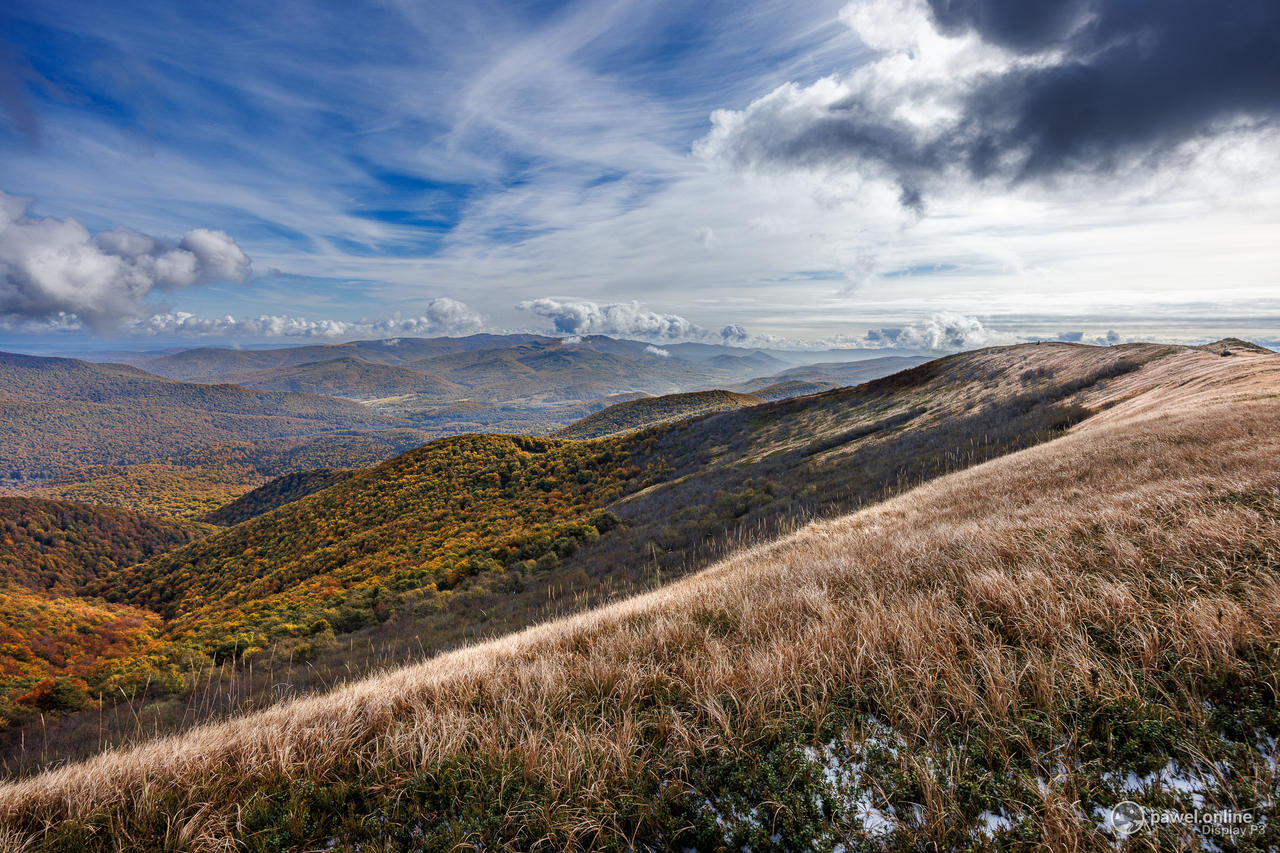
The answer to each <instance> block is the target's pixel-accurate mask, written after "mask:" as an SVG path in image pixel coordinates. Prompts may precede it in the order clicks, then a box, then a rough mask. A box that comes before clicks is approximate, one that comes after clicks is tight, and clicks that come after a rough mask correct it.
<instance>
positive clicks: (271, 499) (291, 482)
mask: <svg viewBox="0 0 1280 853" xmlns="http://www.w3.org/2000/svg"><path fill="white" fill-rule="evenodd" d="M354 473H355V472H354V471H352V470H350V469H347V468H315V469H312V470H310V471H298V472H296V473H293V474H285V475H284V476H282V477H277V478H276V479H274V480H272V481H271V482H269V483H264V484H262V485H261V486H259V487H258V488H256V489H254V490H253V491H251V492H248V493H247V494H243V495H241V496H240V497H238V498H236V499H235V500H233V501H230V502H228V503H226V504H225V505H223V506H220V507H218V508H217V509H215V510H214V511H212V512H209V513H206V514H205V515H203V516H201V519H200V520H201V521H207V522H209V523H210V524H221V525H224V526H230V525H232V524H239V523H240V522H242V521H248V520H249V519H251V518H254V517H256V516H259V515H262V514H263V513H264V512H270V511H271V510H273V509H275V508H276V507H279V506H284V505H285V504H287V503H292V502H293V501H296V500H301V499H302V498H305V497H306V496H307V495H311V494H315V493H316V492H318V491H321V490H322V489H327V488H329V487H330V486H332V485H334V484H336V483H341V482H342V481H343V480H346V479H348V478H349V477H351V475H352V474H354Z"/></svg>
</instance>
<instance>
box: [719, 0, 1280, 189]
mask: <svg viewBox="0 0 1280 853" xmlns="http://www.w3.org/2000/svg"><path fill="white" fill-rule="evenodd" d="M928 5H929V13H930V23H931V24H932V26H933V27H934V28H935V29H937V30H938V31H940V32H942V33H944V34H946V35H952V36H955V35H962V34H965V33H973V34H975V35H977V36H978V37H979V38H980V39H981V40H982V41H983V42H986V43H987V44H989V45H995V46H998V47H1000V48H1002V49H1004V50H1006V51H1008V52H1010V53H1011V54H1012V55H1013V56H1014V57H1018V58H1019V60H1027V59H1035V60H1037V61H1010V62H1007V63H1004V64H1003V67H1002V69H1001V70H998V71H995V72H993V73H988V74H984V75H981V76H977V77H975V78H973V79H971V80H970V81H968V82H967V83H952V82H948V83H937V84H928V85H937V86H939V87H950V89H949V91H941V89H940V90H939V94H942V95H944V96H946V97H947V98H948V100H951V101H952V102H953V103H956V104H957V105H958V107H959V109H958V114H957V117H954V118H953V119H952V120H950V121H948V122H947V123H945V124H944V125H942V126H937V127H933V128H930V129H929V130H928V131H924V130H921V129H920V127H919V126H918V125H912V124H909V123H907V122H905V121H903V120H902V119H900V118H898V117H897V116H895V115H894V114H893V109H892V107H893V104H891V103H890V104H888V105H886V103H885V102H884V100H883V99H882V98H878V97H876V96H874V95H875V93H871V94H864V93H863V92H862V91H861V90H858V89H856V88H855V89H854V90H853V93H852V94H850V95H849V96H848V97H846V98H845V99H844V100H841V101H836V102H833V103H829V104H826V105H824V106H823V108H822V109H820V110H816V111H812V110H811V111H810V112H809V113H806V114H804V115H803V120H801V121H798V122H797V121H795V119H796V116H795V115H794V114H790V113H785V112H784V111H783V110H781V109H778V108H777V107H776V106H773V105H765V102H764V101H761V102H760V103H758V104H756V105H753V106H752V108H749V109H748V110H747V111H746V112H745V113H744V114H743V121H742V122H741V123H740V124H739V125H738V126H736V127H735V128H734V129H733V130H732V132H730V133H728V134H726V136H725V138H724V139H723V140H721V144H720V146H719V147H720V152H721V153H722V154H724V155H726V156H727V157H728V158H729V159H731V160H734V161H736V162H738V163H739V164H740V165H742V164H750V165H787V164H792V165H809V166H812V165H837V166H846V165H857V166H860V167H862V168H863V169H865V170H868V171H871V172H873V173H874V172H879V173H882V174H884V175H885V176H886V177H889V178H891V179H892V180H895V181H896V182H897V183H898V185H899V187H900V188H901V200H902V203H903V204H904V205H906V206H908V207H911V208H916V209H919V208H920V207H921V205H922V203H923V195H924V192H925V190H926V189H927V187H928V184H929V182H930V180H931V179H933V178H934V177H935V176H936V175H937V174H938V173H939V172H940V171H941V170H944V169H947V168H950V167H959V168H961V169H962V170H964V171H965V172H967V173H968V174H969V175H970V176H971V177H973V178H978V179H986V178H995V179H1000V180H1009V181H1020V180H1039V179H1046V178H1051V177H1054V176H1056V175H1061V174H1067V173H1075V172H1102V173H1105V172H1107V171H1109V170H1112V169H1115V168H1118V167H1121V166H1125V165H1133V164H1140V163H1143V162H1146V163H1148V164H1152V163H1154V162H1157V161H1156V160H1155V158H1156V157H1158V156H1159V155H1161V154H1166V153H1168V152H1170V151H1172V150H1173V149H1174V148H1176V147H1177V146H1179V145H1180V144H1183V143H1186V142H1189V141H1192V140H1196V139H1199V138H1207V137H1210V136H1214V135H1216V134H1219V133H1223V132H1227V131H1229V130H1231V129H1239V128H1240V127H1242V126H1243V127H1249V128H1252V129H1255V130H1256V129H1265V128H1273V127H1275V125H1276V124H1277V119H1278V118H1280V2H1276V0H1238V1H1237V0H1233V2H1227V3H1222V2H1210V0H1107V2H1101V0H1065V1H1064V2H1052V0H928ZM777 94H778V93H775V95H777ZM762 105H764V108H761V109H757V108H758V107H761V106H762ZM783 119H789V121H783Z"/></svg>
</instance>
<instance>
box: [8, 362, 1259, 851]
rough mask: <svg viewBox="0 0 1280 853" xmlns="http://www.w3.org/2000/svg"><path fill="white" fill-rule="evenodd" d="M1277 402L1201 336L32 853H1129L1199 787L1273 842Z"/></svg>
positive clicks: (61, 811) (42, 824)
mask: <svg viewBox="0 0 1280 853" xmlns="http://www.w3.org/2000/svg"><path fill="white" fill-rule="evenodd" d="M1278 394H1280V360H1277V359H1276V358H1274V357H1272V356H1267V355H1239V356H1235V357H1232V358H1221V357H1219V356H1217V355H1214V354H1212V353H1206V352H1198V351H1188V350H1183V351H1179V352H1174V353H1172V354H1171V355H1170V357H1167V358H1162V359H1159V360H1158V361H1156V362H1154V363H1151V364H1148V365H1147V366H1146V367H1145V368H1143V369H1142V370H1136V371H1131V372H1129V373H1127V374H1125V375H1124V376H1123V377H1122V378H1119V379H1117V380H1116V381H1114V382H1112V383H1110V384H1109V385H1108V386H1107V387H1106V388H1103V389H1096V390H1095V391H1094V392H1093V393H1091V394H1090V395H1088V399H1087V400H1086V401H1085V402H1086V404H1087V405H1088V406H1090V407H1091V408H1093V409H1095V410H1096V411H1097V412H1098V414H1096V415H1095V416H1094V417H1092V418H1090V419H1088V420H1085V421H1084V422H1083V423H1081V424H1079V425H1078V426H1077V427H1075V428H1074V429H1073V430H1072V431H1071V432H1070V433H1069V434H1067V435H1064V436H1062V437H1059V438H1057V439H1056V440H1053V441H1050V442H1047V443H1044V444H1041V445H1039V446H1035V447H1031V448H1028V449H1025V450H1022V451H1020V452H1017V453H1014V454H1011V455H1008V456H1004V457H1002V458H999V459H995V460H992V461H989V462H986V463H984V464H981V465H978V466H976V467H974V468H971V469H969V470H966V471H961V472H957V473H954V474H950V475H947V476H943V477H941V478H939V479H936V480H934V481H932V482H930V483H927V484H925V485H923V486H920V487H918V488H915V489H913V490H911V491H909V492H907V493H905V494H903V495H901V496H899V497H896V498H893V499H891V500H888V501H886V502H884V503H883V504H880V505H877V506H874V507H871V508H868V509H865V510H863V511H861V512H858V513H855V514H852V515H849V516H845V517H841V518H837V519H834V520H831V521H827V522H823V523H818V524H814V525H812V526H809V527H807V528H805V529H803V530H801V531H800V532H798V533H796V534H795V535H792V536H789V537H787V538H784V539H782V540H780V541H778V542H776V543H774V544H771V545H768V546H764V547H759V548H755V549H752V550H749V551H746V552H743V553H741V554H738V555H736V556H734V557H733V558H731V559H729V560H726V561H724V562H722V563H720V564H718V565H716V566H714V567H712V568H710V569H708V570H706V571H703V572H700V573H698V574H696V575H694V576H691V577H690V578H687V579H685V580H683V581H680V582H677V583H675V584H673V585H671V586H669V587H667V588H664V589H663V590H661V591H658V592H655V593H652V594H648V595H644V596H640V597H637V598H633V599H630V600H628V601H626V602H623V603H621V604H618V605H614V606H610V607H606V608H603V609H600V610H596V611H592V612H589V613H586V614H583V615H581V616H578V617H574V618H571V619H567V620H562V621H558V622H554V623H550V624H547V625H544V626H541V627H538V628H533V629H530V630H527V631H525V632H522V633H520V634H516V635H513V636H509V637H506V638H503V639H501V640H498V641H495V642H492V643H488V644H484V645H480V646H476V647H472V648H468V649H465V650H462V651H459V652H455V653H451V654H447V655H443V656H440V657H438V658H435V659H433V660H430V661H427V662H425V663H423V664H421V665H417V666H412V667H407V668H404V669H401V670H397V671H394V672H391V673H388V674H386V675H384V676H380V677H377V678H373V679H369V680H367V681H364V682H361V683H358V684H355V685H352V686H349V687H345V688H342V689H340V690H338V691H335V692H334V693H333V694H331V695H328V696H324V697H319V698H314V699H309V700H306V701H301V702H296V703H291V704H285V705H282V706H280V707H277V708H275V709H272V710H270V711H267V712H264V713H260V714H256V715H253V716H250V717H246V718H243V719H240V720H236V721H233V722H229V723H226V724H222V725H218V726H212V727H209V728H207V729H202V730H198V731H195V732H192V733H191V734H189V735H187V736H184V737H180V738H175V739H171V740H165V741H159V742H155V743H153V744H149V745H146V746H144V747H142V748H139V749H136V750H133V751H129V752H122V753H116V754H109V755H106V756H103V757H100V758H98V759H96V760H93V761H91V762H88V763H86V764H83V765H76V766H71V767H67V768H64V769H60V770H57V771H54V772H51V773H47V774H45V775H43V776H40V777H38V778H36V779H33V780H30V781H27V782H23V783H20V784H16V785H9V786H6V787H3V788H0V821H3V824H4V825H5V826H6V827H7V829H8V831H9V832H10V833H11V836H10V837H11V838H12V839H14V840H15V841H19V840H25V839H27V837H28V836H30V837H31V840H32V841H33V842H34V843H35V844H36V846H35V848H34V849H39V846H40V844H41V843H43V844H44V845H46V846H48V847H49V849H85V850H94V849H110V848H111V846H112V845H113V844H114V843H116V842H117V841H119V840H122V839H128V843H129V844H132V845H134V846H136V847H139V848H146V847H148V846H153V847H158V846H160V845H161V844H162V843H166V842H168V843H178V844H179V845H181V846H185V847H188V848H191V849H210V850H212V849H222V845H224V844H226V843H227V841H228V840H229V839H233V838H234V839H238V840H239V842H240V843H242V844H250V843H254V844H259V846H262V847H264V848H266V849H289V848H292V847H301V848H304V849H310V848H321V847H325V846H329V845H336V846H338V847H340V848H346V847H351V846H354V845H356V844H360V845H363V846H366V847H368V846H389V847H391V848H394V849H400V848H407V847H410V846H412V847H413V848H414V849H428V850H433V849H452V848H454V847H455V846H457V845H461V844H467V845H477V844H478V845H481V846H484V847H487V848H494V847H501V846H513V847H520V848H529V847H534V846H536V845H537V844H538V842H540V841H541V842H543V843H544V844H546V846H548V847H549V848H551V849H564V848H567V847H572V846H586V847H611V848H612V847H616V848H626V847H627V846H628V844H629V843H634V844H635V846H636V847H637V848H639V847H641V846H648V847H653V848H670V847H692V848H695V849H714V848H717V847H719V846H721V845H723V846H726V847H728V848H730V849H739V848H740V847H741V846H742V845H743V844H749V845H750V846H751V847H752V849H775V848H781V849H802V848H803V849H811V848H812V847H813V846H814V845H815V844H816V845H817V846H818V848H819V849H829V848H830V847H831V846H832V845H833V844H835V843H836V842H842V843H846V844H851V845H867V844H871V843H872V842H873V841H874V843H875V844H876V845H879V844H886V845H889V846H898V847H910V848H915V847H920V846H937V847H941V848H944V849H955V848H959V847H968V846H973V845H975V844H977V845H981V844H982V843H983V842H984V840H985V839H986V838H987V837H990V836H998V837H999V838H1000V839H1001V840H1004V841H1008V842H1014V843H1021V844H1023V845H1030V846H1037V847H1045V846H1049V847H1055V848H1059V849H1104V848H1105V849H1111V840H1110V838H1109V837H1108V836H1106V835H1104V834H1102V830H1100V829H1099V828H1098V825H1099V823H1098V822H1099V820H1100V817H1099V815H1100V814H1101V811H1100V810H1101V809H1103V808H1104V807H1107V806H1110V805H1113V804H1115V803H1116V802H1118V801H1119V800H1121V799H1136V800H1138V801H1140V802H1142V803H1144V804H1147V805H1152V806H1162V807H1167V808H1177V807H1180V806H1185V805H1187V804H1188V803H1189V802H1190V797H1191V793H1189V792H1192V791H1193V792H1194V793H1195V794H1196V796H1198V797H1202V798H1203V804H1204V807H1205V808H1206V809H1212V808H1229V809H1234V810H1239V809H1244V810H1251V811H1252V812H1253V813H1255V814H1259V815H1261V816H1262V817H1271V818H1273V820H1271V821H1269V822H1267V823H1266V826H1265V828H1264V829H1263V830H1262V832H1263V834H1261V835H1259V836H1257V837H1256V838H1255V839H1253V840H1252V841H1251V842H1250V844H1251V845H1252V846H1253V849H1268V848H1274V847H1275V846H1276V844H1277V842H1278V841H1280V839H1277V837H1276V835H1275V833H1276V823H1275V821H1274V817H1275V816H1274V814H1271V813H1270V812H1269V811H1268V810H1270V809H1272V808H1273V806H1269V805H1267V803H1268V802H1274V800H1272V799H1270V798H1271V797H1273V796H1274V791H1275V790H1276V785H1277V778H1276V769H1275V768H1276V765H1275V763H1274V758H1273V755H1272V754H1271V753H1268V752H1267V750H1269V749H1271V747H1270V746H1269V744H1270V743H1272V742H1273V741H1272V740H1271V738H1274V737H1276V736H1277V735H1280V714H1278V712H1277V699H1276V692H1275V685H1276V683H1277V676H1278V674H1280V661H1278V659H1277V656H1278V654H1280V652H1278V650H1277V648H1276V644H1275V637H1276V636H1277V635H1278V634H1280V497H1278V495H1280V471H1277V468H1276V465H1275V459H1277V458H1280V457H1277V454H1278V453H1280V409H1278V408H1277V407H1276V405H1275V400H1276V399H1277V395H1278ZM1162 780H1163V781H1162ZM1179 787H1180V788H1181V789H1182V792H1181V793H1179V792H1178V790H1176V789H1177V788H1179ZM1183 831H1184V830H1182V829H1179V828H1177V827H1163V828H1161V829H1158V830H1156V831H1155V834H1152V835H1149V836H1144V838H1145V839H1146V840H1149V841H1150V842H1151V843H1152V844H1153V845H1155V847H1157V848H1161V849H1172V848H1175V847H1178V846H1195V847H1199V846H1200V845H1199V843H1198V842H1197V841H1196V840H1195V839H1193V838H1190V837H1187V836H1179V835H1178V833H1179V832H1183ZM872 836H874V839H872V838H871V837H872ZM175 839H176V842H175Z"/></svg>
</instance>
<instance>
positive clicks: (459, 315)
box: [126, 296, 484, 340]
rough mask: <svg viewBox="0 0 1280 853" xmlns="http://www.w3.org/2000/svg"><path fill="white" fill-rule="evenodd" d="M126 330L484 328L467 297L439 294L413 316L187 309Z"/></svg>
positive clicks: (306, 334) (261, 332)
mask: <svg viewBox="0 0 1280 853" xmlns="http://www.w3.org/2000/svg"><path fill="white" fill-rule="evenodd" d="M126 325H127V328H128V331H130V332H132V333H134V334H144V335H178V336H185V337H218V338H222V337H245V338H324V339H331V340H337V339H344V340H345V339H351V338H355V337H362V336H363V337H369V338H385V337H388V336H396V335H405V336H410V337H430V336H437V335H466V334H472V333H474V332H479V331H481V330H482V329H483V328H484V320H483V318H482V317H481V316H480V315H479V314H478V313H477V312H476V311H474V310H473V309H472V308H471V307H470V306H468V305H466V304H465V303H462V302H459V301H458V300H456V299H450V298H449V297H447V296H442V297H440V298H438V299H433V300H431V301H430V302H428V303H427V307H426V309H425V310H424V311H423V313H422V314H421V315H419V316H417V317H405V316H403V315H400V314H393V315H392V316H390V317H387V318H384V319H380V320H370V319H364V320H350V321H348V320H311V319H307V318H305V317H295V316H290V315H279V314H264V315H262V316H259V317H244V318H236V317H231V316H227V317H198V316H196V315H194V314H189V313H186V312H173V313H165V314H152V315H150V316H148V317H143V318H139V319H136V320H132V321H129V322H128V323H127V324H126Z"/></svg>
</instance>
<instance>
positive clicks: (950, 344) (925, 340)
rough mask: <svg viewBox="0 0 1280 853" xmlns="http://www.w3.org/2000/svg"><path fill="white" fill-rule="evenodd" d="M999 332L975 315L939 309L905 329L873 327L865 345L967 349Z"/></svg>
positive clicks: (924, 348)
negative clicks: (986, 325)
mask: <svg viewBox="0 0 1280 853" xmlns="http://www.w3.org/2000/svg"><path fill="white" fill-rule="evenodd" d="M996 337H997V336H996V335H994V334H993V333H992V332H991V331H990V330H988V329H987V328H986V327H985V326H984V325H983V324H982V321H981V320H979V319H978V318H976V317H969V316H966V315H964V314H956V313H954V312H950V311H939V312H937V313H935V314H933V315H931V316H930V317H928V318H927V319H925V320H921V321H920V322H918V323H914V324H912V325H910V326H907V327H906V328H902V329H872V330H870V331H868V332H867V337H866V339H865V345H869V346H873V347H892V348H894V349H908V350H928V351H933V352H938V351H945V350H965V349H974V348H976V347H981V346H985V345H987V344H990V343H996V342H997V341H996V340H995V338H996Z"/></svg>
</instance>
